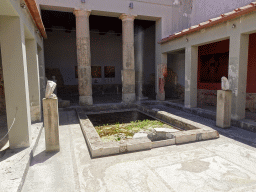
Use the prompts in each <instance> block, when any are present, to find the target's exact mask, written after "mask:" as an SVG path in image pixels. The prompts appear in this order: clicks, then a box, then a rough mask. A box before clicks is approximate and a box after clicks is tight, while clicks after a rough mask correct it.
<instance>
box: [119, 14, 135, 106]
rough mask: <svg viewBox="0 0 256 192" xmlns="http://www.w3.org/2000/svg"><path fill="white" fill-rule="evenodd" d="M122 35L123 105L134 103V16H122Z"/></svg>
mask: <svg viewBox="0 0 256 192" xmlns="http://www.w3.org/2000/svg"><path fill="white" fill-rule="evenodd" d="M120 19H121V20H122V25H123V27H122V35H123V70H122V84H123V88H122V100H123V102H124V103H131V102H135V101H136V96H135V69H134V19H135V16H134V15H126V14H122V15H121V16H120Z"/></svg>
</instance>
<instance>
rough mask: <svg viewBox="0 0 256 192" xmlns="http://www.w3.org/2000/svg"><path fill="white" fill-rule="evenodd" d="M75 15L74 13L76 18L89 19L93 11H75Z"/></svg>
mask: <svg viewBox="0 0 256 192" xmlns="http://www.w3.org/2000/svg"><path fill="white" fill-rule="evenodd" d="M73 13H74V15H75V16H76V17H82V16H86V17H89V16H90V14H91V10H87V9H74V11H73Z"/></svg>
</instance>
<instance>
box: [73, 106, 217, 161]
mask: <svg viewBox="0 0 256 192" xmlns="http://www.w3.org/2000/svg"><path fill="white" fill-rule="evenodd" d="M127 106H128V109H129V110H137V111H139V112H142V113H145V114H147V115H149V116H153V117H155V118H156V119H160V120H162V121H163V122H167V123H169V124H172V125H174V126H180V127H181V128H183V129H184V130H188V131H178V132H175V133H172V135H173V138H172V139H166V140H159V141H151V140H150V139H148V138H136V139H127V140H125V141H119V142H108V143H104V142H102V141H101V139H100V136H99V135H98V133H97V132H96V130H95V128H94V126H93V124H92V123H91V121H90V120H89V118H88V117H87V115H86V112H85V111H84V109H83V108H81V107H77V108H76V112H77V115H78V118H79V121H80V126H81V129H82V132H83V134H84V137H85V139H86V142H87V145H88V147H89V151H90V154H91V157H92V158H94V157H102V156H107V155H114V154H120V153H125V152H133V151H140V150H149V149H151V148H154V147H162V146H167V145H174V144H182V143H188V142H195V141H201V140H207V139H215V138H219V133H218V132H217V131H216V130H213V129H212V128H210V127H208V126H205V125H202V124H200V123H196V122H193V121H190V120H187V119H184V118H182V117H179V116H176V115H173V114H170V113H167V112H163V111H154V110H151V109H149V108H147V107H144V106H141V105H139V104H132V105H130V106H129V105H127ZM121 107H122V108H123V106H122V105H121ZM90 108H91V109H92V108H93V107H90ZM96 109H98V111H99V108H98V107H96ZM104 109H105V110H107V111H110V110H113V109H114V111H115V109H119V110H120V108H118V107H117V106H113V105H111V108H108V107H107V105H105V106H104ZM126 109H127V108H126ZM85 110H86V111H87V109H85ZM100 110H102V108H100ZM93 111H95V110H93ZM111 112H112V111H111Z"/></svg>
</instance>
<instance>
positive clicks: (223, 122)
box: [216, 90, 232, 128]
mask: <svg viewBox="0 0 256 192" xmlns="http://www.w3.org/2000/svg"><path fill="white" fill-rule="evenodd" d="M231 100H232V91H230V90H228V91H224V90H218V91H217V113H216V126H218V127H221V128H228V127H230V124H231Z"/></svg>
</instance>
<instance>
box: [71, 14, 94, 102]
mask: <svg viewBox="0 0 256 192" xmlns="http://www.w3.org/2000/svg"><path fill="white" fill-rule="evenodd" d="M90 13H91V11H88V10H74V14H75V16H76V47H77V62H78V63H77V64H78V90H79V104H80V105H92V104H93V99H92V77H91V50H90V30H89V29H90V28H89V16H90Z"/></svg>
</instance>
